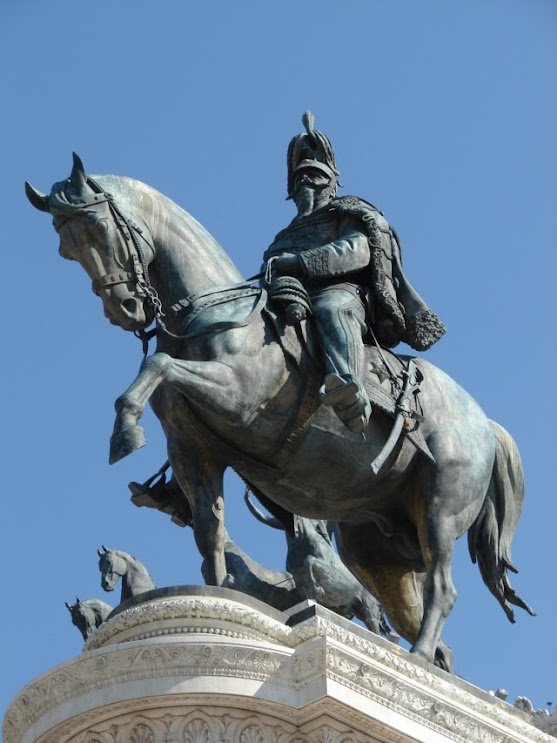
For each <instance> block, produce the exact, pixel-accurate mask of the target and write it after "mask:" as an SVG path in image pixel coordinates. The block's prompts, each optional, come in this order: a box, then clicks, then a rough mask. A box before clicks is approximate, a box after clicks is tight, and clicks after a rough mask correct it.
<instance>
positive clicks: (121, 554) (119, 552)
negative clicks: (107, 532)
mask: <svg viewBox="0 0 557 743" xmlns="http://www.w3.org/2000/svg"><path fill="white" fill-rule="evenodd" d="M110 553H112V554H113V555H116V556H117V557H120V558H121V559H122V560H125V561H126V562H129V561H130V560H131V561H132V562H134V563H135V564H136V565H137V567H139V568H141V569H142V570H143V571H144V572H145V575H146V576H147V577H148V578H149V580H150V581H151V582H152V583H154V581H153V579H152V578H151V574H150V573H149V571H148V569H147V567H146V566H145V565H144V563H142V562H141V560H138V559H137V557H134V556H133V555H130V553H129V552H124V551H123V550H110V552H108V553H105V554H107V555H109V554H110Z"/></svg>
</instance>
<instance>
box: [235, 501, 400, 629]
mask: <svg viewBox="0 0 557 743" xmlns="http://www.w3.org/2000/svg"><path fill="white" fill-rule="evenodd" d="M244 500H245V502H246V505H247V507H248V509H249V510H250V512H251V513H252V514H253V516H255V518H256V519H257V520H258V521H260V522H261V523H262V524H265V525H266V526H270V527H271V528H273V529H280V530H281V531H283V532H284V533H285V536H286V544H287V552H286V569H287V570H288V572H289V573H291V574H292V577H293V578H294V581H295V584H296V588H297V590H298V592H299V593H300V594H301V595H302V596H303V598H304V599H309V600H311V601H315V602H316V603H317V604H320V605H321V606H324V607H325V608H326V609H330V610H331V611H334V612H336V613H337V614H340V616H341V617H346V619H353V618H354V617H356V618H357V619H359V620H360V621H361V622H363V623H364V624H365V626H366V627H367V628H368V629H369V630H371V631H372V632H375V634H376V635H385V636H390V632H389V628H388V627H387V624H386V622H385V617H384V615H383V610H382V609H381V604H380V603H379V602H378V601H377V599H376V598H375V597H374V596H372V595H371V593H370V592H369V591H368V590H367V589H366V588H364V586H363V585H362V584H361V583H360V581H359V580H357V579H356V578H355V577H354V575H353V574H352V573H351V572H350V570H348V568H347V567H346V565H345V564H344V563H343V562H342V560H341V559H340V557H339V556H338V554H337V553H336V551H335V548H334V547H333V542H332V540H331V535H330V534H329V526H331V527H332V528H333V529H335V528H336V525H335V524H334V523H332V522H327V521H320V520H317V519H307V518H304V517H303V516H298V515H297V514H293V518H292V519H289V520H288V521H287V522H286V523H283V522H282V521H281V520H280V519H279V518H277V517H276V516H267V515H266V514H264V513H262V512H261V511H260V510H259V508H257V506H256V505H255V504H254V503H252V501H251V500H250V497H249V492H246V494H245V496H244ZM291 525H292V527H293V529H292V530H291V528H290V527H291Z"/></svg>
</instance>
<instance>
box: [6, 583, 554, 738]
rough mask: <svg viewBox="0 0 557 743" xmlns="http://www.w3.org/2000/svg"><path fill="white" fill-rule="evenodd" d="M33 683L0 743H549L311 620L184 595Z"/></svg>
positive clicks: (158, 601)
mask: <svg viewBox="0 0 557 743" xmlns="http://www.w3.org/2000/svg"><path fill="white" fill-rule="evenodd" d="M142 599H143V601H142V602H141V603H138V602H137V600H136V601H131V602H127V604H124V605H122V606H121V607H119V608H118V609H117V610H116V611H115V612H113V614H112V615H111V618H109V619H108V620H107V622H106V623H105V624H104V625H102V626H101V627H100V628H99V629H98V630H97V632H96V633H95V634H94V635H93V636H92V637H91V638H90V639H89V641H88V642H87V644H86V645H85V648H84V650H83V653H82V654H81V655H80V656H79V657H78V658H75V659H73V660H71V661H68V662H67V663H63V664H62V665H59V666H57V667H56V668H54V669H52V670H50V671H48V672H47V673H45V674H44V675H43V676H41V677H39V678H38V679H36V680H35V681H32V682H31V683H30V684H29V685H28V686H26V687H25V689H23V691H22V692H21V693H20V694H19V695H18V696H17V697H16V698H15V699H14V701H13V702H12V704H11V706H10V707H9V709H8V712H7V713H6V717H5V720H4V738H3V739H4V741H5V743H70V741H71V743H236V741H238V742H239V743H349V742H350V743H372V742H375V741H383V742H391V741H392V742H393V743H395V742H396V743H408V742H409V741H424V743H425V742H427V743H441V742H446V741H448V740H451V741H462V743H464V742H466V743H474V742H475V741H477V742H478V743H480V741H481V743H511V742H514V741H521V742H523V743H526V742H532V743H533V742H534V741H536V742H539V743H541V742H542V741H546V743H550V742H551V741H552V740H554V738H550V737H549V736H547V735H546V734H545V733H543V732H541V731H540V730H538V729H537V728H535V727H534V726H533V725H532V724H531V722H530V719H531V717H530V716H529V715H527V714H526V713H524V712H521V711H520V710H517V709H515V708H513V707H511V706H510V705H508V704H506V703H505V702H503V701H501V700H500V699H497V698H495V697H493V696H490V695H488V694H487V693H484V692H482V691H480V690H479V689H476V688H475V687H473V686H471V685H469V684H467V683H465V682H463V681H461V680H459V679H455V678H454V677H451V676H449V675H448V674H446V673H444V672H443V671H440V670H438V669H437V668H435V667H433V666H431V665H429V664H428V663H425V662H423V661H421V660H420V659H418V658H415V657H414V656H412V655H410V654H409V653H407V652H406V651H405V650H402V649H401V648H398V647H397V646H396V645H393V644H391V643H389V642H388V641H386V640H384V639H382V638H380V637H376V636H375V635H373V634H372V633H370V632H368V631H367V630H364V629H361V628H360V627H358V626H356V625H354V624H352V623H350V622H348V621H346V620H343V619H342V618H340V617H338V616H337V615H336V614H333V613H332V612H329V611H327V610H325V609H322V608H321V607H318V606H315V605H310V604H308V603H305V604H302V605H300V606H298V607H294V609H292V610H290V612H288V613H282V612H279V611H275V610H274V609H271V608H270V607H268V606H266V605H265V604H262V603H260V602H258V601H256V600H254V599H251V598H249V597H247V596H245V595H244V594H240V593H237V592H235V591H230V590H227V589H217V588H208V587H192V586H183V587H179V588H174V589H159V590H155V591H151V592H149V593H148V594H144V595H143V597H142Z"/></svg>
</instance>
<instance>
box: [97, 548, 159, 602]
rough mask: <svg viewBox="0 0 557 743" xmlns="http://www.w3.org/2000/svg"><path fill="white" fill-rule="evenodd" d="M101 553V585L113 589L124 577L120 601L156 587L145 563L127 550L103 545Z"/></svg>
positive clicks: (108, 589)
mask: <svg viewBox="0 0 557 743" xmlns="http://www.w3.org/2000/svg"><path fill="white" fill-rule="evenodd" d="M102 550H103V551H102V552H101V551H100V550H97V554H98V555H99V570H100V571H101V586H102V588H103V589H104V590H105V591H113V590H114V587H115V586H116V583H117V582H118V581H119V580H120V578H121V579H122V593H121V596H120V603H122V602H123V601H127V600H128V599H131V598H134V597H135V596H139V595H140V594H142V593H145V592H146V591H151V590H152V589H153V588H156V586H155V584H154V583H153V580H152V578H151V576H150V575H149V572H148V571H147V568H146V567H145V565H144V564H143V563H142V562H140V561H139V560H137V559H136V558H135V557H132V555H128V553H127V552H121V551H120V550H111V549H108V548H107V547H105V546H104V545H103V547H102Z"/></svg>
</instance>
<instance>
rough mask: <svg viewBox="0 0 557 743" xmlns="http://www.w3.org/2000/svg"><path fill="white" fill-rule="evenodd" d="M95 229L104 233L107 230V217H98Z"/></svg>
mask: <svg viewBox="0 0 557 743" xmlns="http://www.w3.org/2000/svg"><path fill="white" fill-rule="evenodd" d="M97 229H98V231H99V232H100V233H101V235H105V234H106V233H107V232H108V219H99V221H98V222H97Z"/></svg>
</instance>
